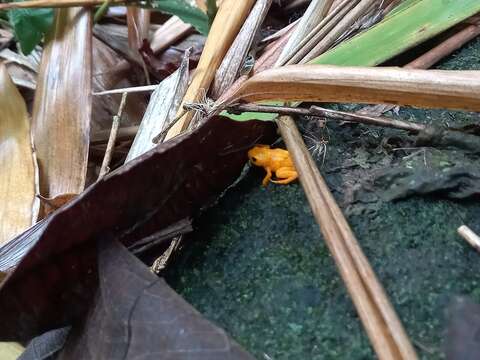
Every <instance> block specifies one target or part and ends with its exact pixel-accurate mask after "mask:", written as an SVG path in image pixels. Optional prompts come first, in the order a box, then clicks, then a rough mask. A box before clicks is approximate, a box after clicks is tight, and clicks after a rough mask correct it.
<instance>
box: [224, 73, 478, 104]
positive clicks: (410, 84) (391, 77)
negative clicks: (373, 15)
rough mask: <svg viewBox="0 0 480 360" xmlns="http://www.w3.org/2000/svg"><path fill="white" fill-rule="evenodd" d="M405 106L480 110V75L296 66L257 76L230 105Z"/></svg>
mask: <svg viewBox="0 0 480 360" xmlns="http://www.w3.org/2000/svg"><path fill="white" fill-rule="evenodd" d="M241 100H244V101H250V102H256V101H266V100H282V101H317V102H330V101H331V102H339V103H366V104H378V103H380V104H384V103H390V104H399V105H411V106H418V107H425V108H446V109H458V110H470V111H480V72H479V71H443V70H408V69H400V68H364V67H340V66H327V65H292V66H285V67H282V68H277V69H271V70H267V71H264V72H262V73H259V74H258V75H255V76H253V77H252V78H250V79H249V80H248V81H247V82H245V83H244V84H243V86H242V87H241V88H240V89H239V90H238V91H237V92H236V93H235V94H234V95H232V96H231V97H230V99H228V100H227V101H226V103H227V104H232V103H235V102H238V101H241Z"/></svg>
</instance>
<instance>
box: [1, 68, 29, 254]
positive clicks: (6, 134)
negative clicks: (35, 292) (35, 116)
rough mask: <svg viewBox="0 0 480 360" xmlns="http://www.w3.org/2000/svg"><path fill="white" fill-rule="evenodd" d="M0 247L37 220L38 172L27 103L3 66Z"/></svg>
mask: <svg viewBox="0 0 480 360" xmlns="http://www.w3.org/2000/svg"><path fill="white" fill-rule="evenodd" d="M0 114H2V115H1V118H0V169H1V171H0V244H4V243H6V242H8V241H9V240H11V239H12V238H13V237H15V236H16V235H18V234H19V233H20V232H22V231H24V230H25V229H27V228H29V227H30V226H31V225H32V224H33V223H34V222H35V221H36V218H37V214H38V200H37V199H36V198H35V193H36V177H37V174H36V173H37V169H36V164H35V157H34V154H33V149H32V143H31V137H30V120H29V118H28V112H27V106H26V104H25V101H24V99H23V97H22V95H21V94H20V92H19V91H18V89H17V88H16V87H15V85H14V83H13V82H12V79H11V78H10V76H9V75H8V73H7V69H6V67H5V66H4V65H3V64H0Z"/></svg>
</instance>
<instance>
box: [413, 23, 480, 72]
mask: <svg viewBox="0 0 480 360" xmlns="http://www.w3.org/2000/svg"><path fill="white" fill-rule="evenodd" d="M479 35H480V26H479V25H469V26H467V27H466V28H465V29H463V30H461V31H459V32H457V33H455V34H454V35H452V36H451V37H449V38H448V39H446V40H445V41H443V42H442V43H440V44H439V45H437V46H435V47H434V48H432V49H430V50H429V51H427V52H426V53H425V54H423V55H421V56H420V57H418V58H417V59H415V60H413V61H412V62H410V63H408V64H407V65H405V68H407V69H429V68H430V67H431V66H433V65H435V64H436V63H437V62H439V61H440V60H442V59H443V58H445V57H446V56H448V55H450V54H451V53H453V52H454V51H455V50H458V49H460V48H461V47H462V46H463V45H465V44H466V43H467V42H469V41H470V40H472V39H474V38H476V37H477V36H479Z"/></svg>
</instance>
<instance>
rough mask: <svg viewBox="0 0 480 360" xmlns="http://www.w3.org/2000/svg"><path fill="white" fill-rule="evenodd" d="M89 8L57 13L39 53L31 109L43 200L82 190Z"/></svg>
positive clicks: (87, 108) (88, 88) (88, 109)
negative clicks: (35, 87) (35, 85)
mask: <svg viewBox="0 0 480 360" xmlns="http://www.w3.org/2000/svg"><path fill="white" fill-rule="evenodd" d="M91 41H92V17H91V11H90V9H83V8H69V9H59V10H56V16H55V22H54V28H53V30H52V32H51V34H50V35H49V36H48V39H47V43H46V46H45V49H44V51H43V56H42V63H41V67H40V74H39V79H38V83H37V91H36V93H35V102H34V110H33V125H32V128H33V139H34V144H35V149H36V151H37V158H38V163H39V168H40V191H41V194H42V195H43V196H44V197H46V198H55V197H57V196H61V195H64V194H79V193H81V192H82V191H83V189H84V185H85V177H86V172H87V157H88V145H89V136H90V117H91V105H92V104H91V103H92V101H91V92H92V86H91V77H92V71H91V66H92V63H91V60H92V53H91V51H92V44H91Z"/></svg>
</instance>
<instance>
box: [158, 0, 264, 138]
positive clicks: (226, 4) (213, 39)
mask: <svg viewBox="0 0 480 360" xmlns="http://www.w3.org/2000/svg"><path fill="white" fill-rule="evenodd" d="M254 3H255V0H242V1H238V0H224V1H223V2H222V4H221V5H220V8H219V10H218V13H217V15H216V16H215V20H214V21H213V24H212V27H211V29H210V33H209V35H208V38H207V41H206V43H205V47H204V49H203V53H202V56H201V57H200V61H199V63H198V66H197V69H196V70H195V74H194V76H193V79H192V82H191V84H190V86H189V88H188V90H187V93H186V95H185V98H184V99H183V104H185V103H192V102H197V101H198V100H199V99H200V97H201V96H202V92H203V93H206V92H207V91H208V88H209V87H210V84H211V82H212V81H213V78H214V77H215V72H216V71H217V69H218V67H219V66H220V64H221V63H222V60H223V57H224V56H225V54H226V53H227V51H228V49H229V48H230V45H231V44H232V42H233V40H234V39H235V37H236V36H237V34H238V31H239V30H240V28H241V26H242V24H243V22H244V21H245V19H246V17H247V15H248V13H249V12H250V10H251V8H252V6H253V4H254ZM183 104H182V105H183ZM180 109H182V106H180ZM182 111H183V110H182ZM192 116H193V115H192V114H187V116H185V117H184V118H182V119H181V120H180V121H178V122H177V123H176V124H175V125H174V126H173V127H172V128H171V129H170V131H169V132H168V133H167V136H166V139H165V140H168V139H170V138H172V137H175V136H177V135H178V134H179V133H181V132H182V131H183V130H184V129H186V128H187V127H188V125H189V124H190V121H191V120H192Z"/></svg>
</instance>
